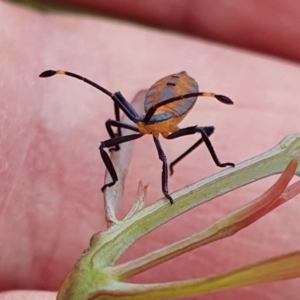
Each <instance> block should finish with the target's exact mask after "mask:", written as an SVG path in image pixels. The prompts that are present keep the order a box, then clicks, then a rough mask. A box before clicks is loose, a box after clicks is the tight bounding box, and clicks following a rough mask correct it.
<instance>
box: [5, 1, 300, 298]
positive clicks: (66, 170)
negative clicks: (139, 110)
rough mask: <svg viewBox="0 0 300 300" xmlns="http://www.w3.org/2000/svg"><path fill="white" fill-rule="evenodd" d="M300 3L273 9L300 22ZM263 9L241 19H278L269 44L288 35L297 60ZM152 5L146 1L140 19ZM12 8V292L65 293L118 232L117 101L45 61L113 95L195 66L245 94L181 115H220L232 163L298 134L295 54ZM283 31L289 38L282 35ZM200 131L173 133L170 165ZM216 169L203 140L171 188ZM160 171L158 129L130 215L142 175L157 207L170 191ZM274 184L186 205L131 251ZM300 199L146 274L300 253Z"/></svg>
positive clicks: (254, 294) (152, 245)
mask: <svg viewBox="0 0 300 300" xmlns="http://www.w3.org/2000/svg"><path fill="white" fill-rule="evenodd" d="M100 2H101V1H100ZM128 3H129V2H128ZM292 3H293V1H291V2H290V10H288V9H286V10H282V8H281V6H280V5H278V3H277V6H276V5H275V4H274V6H273V10H274V15H276V13H278V14H279V13H283V14H284V13H286V15H285V17H286V20H288V21H289V22H292V21H294V22H295V23H294V24H292V25H293V26H292V25H291V26H289V28H290V30H291V31H293V28H299V24H297V22H298V23H299V22H300V21H299V20H300V19H299V18H297V19H296V18H294V17H293V16H294V15H295V14H296V13H298V14H300V12H299V8H297V9H298V11H297V12H296V9H293V6H292ZM129 5H130V4H128V7H127V10H129ZM252 5H253V9H252V10H251V9H249V6H250V4H249V3H248V6H246V8H247V10H246V12H247V13H245V15H246V16H245V15H244V17H243V18H242V19H241V20H239V19H235V22H236V23H235V24H236V25H235V28H240V30H242V29H241V28H247V29H248V31H247V30H246V31H245V32H246V33H244V34H246V35H247V37H248V38H249V39H250V41H251V40H252V42H253V43H254V37H255V34H254V33H255V32H256V31H255V30H256V29H255V28H254V27H253V26H254V25H253V24H262V23H263V22H264V20H268V22H269V23H268V24H269V26H267V28H266V32H263V31H261V32H259V34H260V35H262V34H263V33H264V34H265V35H266V36H271V37H272V38H271V39H269V42H270V43H269V47H270V48H272V45H273V46H274V49H275V48H276V45H277V46H278V45H281V47H283V48H284V47H285V48H286V49H285V52H283V53H286V54H285V58H287V59H294V57H293V56H292V55H291V54H288V53H290V52H291V48H294V46H295V48H297V45H296V43H297V41H295V45H294V44H293V45H291V44H290V43H287V42H286V39H285V38H286V37H287V35H288V34H284V33H285V32H286V30H287V29H286V28H282V31H281V29H280V30H279V29H278V30H275V29H274V28H276V26H278V24H277V20H276V18H271V16H270V14H267V15H263V14H256V13H255V12H256V10H257V9H258V5H259V4H257V3H255V2H254V1H253V2H252ZM286 5H287V6H288V4H286ZM111 9H112V11H113V7H111ZM131 9H133V8H132V7H131ZM153 9H154V8H153ZM156 9H157V13H158V15H157V16H156V18H161V22H162V20H163V19H166V15H165V14H166V12H163V13H159V12H158V10H160V11H161V9H160V8H159V7H157V8H156ZM199 9H200V8H199ZM264 9H265V5H263V6H262V10H264ZM139 11H140V9H139V8H136V14H137V15H138V14H139ZM228 13H229V11H228V10H224V11H220V12H219V20H220V22H218V24H216V23H212V22H211V21H209V20H207V19H204V20H203V22H205V20H206V23H205V27H204V28H209V30H208V32H219V34H222V32H221V31H222V30H224V27H222V28H220V24H226V22H225V21H226V20H228ZM182 14H184V11H182ZM289 14H291V18H290V15H289ZM0 15H1V20H2V23H3V24H6V25H5V27H4V28H3V29H2V30H0V40H1V41H3V42H2V43H1V45H0V54H1V70H2V71H1V72H0V84H1V99H2V101H0V114H1V118H0V128H1V131H0V145H1V157H0V179H1V180H0V187H1V188H0V193H1V194H0V195H1V196H0V214H1V218H0V220H1V226H0V240H1V247H0V270H1V271H0V289H1V290H2V291H3V293H1V294H0V299H1V300H2V299H55V293H54V292H41V291H39V292H36V291H25V292H22V291H18V292H14V291H13V290H14V289H18V290H19V289H21V290H25V289H31V290H45V291H49V290H50V291H56V290H57V289H58V288H59V286H60V284H61V282H62V280H63V279H64V278H65V276H66V274H67V273H68V271H69V270H70V269H71V268H72V266H73V265H74V262H75V261H76V259H77V258H78V256H79V255H80V253H81V252H82V251H83V250H84V249H85V248H86V247H87V246H88V243H89V239H90V237H91V236H92V235H93V233H95V232H97V231H100V230H105V221H104V217H103V202H102V200H103V196H102V194H101V192H100V187H101V186H102V184H103V176H104V172H105V169H104V165H103V163H102V161H101V159H100V157H99V152H98V149H97V147H98V146H99V142H100V141H101V140H105V139H107V138H108V136H107V133H106V131H105V128H104V120H106V119H108V118H112V116H113V106H112V103H111V100H110V99H109V98H107V97H106V96H105V95H103V94H101V93H100V92H98V91H97V90H95V89H93V88H91V87H89V86H87V85H85V84H84V83H81V82H79V81H76V80H75V79H72V78H66V77H62V76H61V77H58V76H56V77H55V78H49V79H39V78H38V75H39V73H41V72H42V71H44V70H47V69H55V68H61V69H66V70H69V71H73V72H77V73H79V74H81V75H84V76H86V77H88V78H90V79H92V80H95V81H96V82H98V83H100V84H101V85H103V86H104V87H105V88H107V89H109V90H111V91H117V90H121V91H122V93H123V94H124V95H125V96H126V98H127V99H128V100H129V101H131V99H132V98H133V97H134V95H135V94H136V92H137V91H138V90H140V89H143V88H149V87H150V86H151V85H152V84H153V83H154V82H155V81H157V80H158V79H160V78H162V77H164V76H166V75H169V74H172V73H175V72H180V71H182V70H186V71H187V72H188V74H189V75H191V76H192V77H193V78H195V80H197V82H198V84H199V87H200V89H201V90H202V89H203V91H208V92H216V93H220V94H224V95H227V96H229V97H230V98H231V99H232V100H233V101H234V102H235V105H234V106H226V105H222V104H221V103H219V102H218V101H217V100H214V99H210V98H207V99H205V98H200V101H198V103H197V104H196V105H195V107H194V108H193V110H192V112H191V113H190V114H189V115H188V116H187V117H186V119H185V120H184V122H183V123H182V124H181V127H184V126H191V125H196V124H199V125H207V126H208V125H214V126H215V127H216V132H215V133H214V135H213V137H212V138H211V141H212V143H213V145H214V147H215V150H216V152H217V154H218V156H219V158H220V160H221V161H222V162H227V161H231V162H234V163H238V162H241V161H243V160H246V159H248V158H250V157H253V156H255V155H258V154H260V153H262V152H264V151H265V150H268V149H269V148H271V147H273V146H274V145H275V144H276V143H278V142H279V141H280V140H281V139H282V138H283V137H285V136H286V135H288V134H291V133H295V132H297V131H299V124H298V119H299V113H300V106H299V103H298V102H299V98H298V95H299V84H298V81H299V80H298V78H299V75H300V68H299V65H297V64H296V63H291V62H289V61H287V60H281V59H278V58H276V57H271V56H267V55H261V54H259V53H254V52H247V51H245V50H242V49H239V48H230V47H228V46H225V45H223V44H213V43H211V42H207V41H204V40H201V39H199V38H191V37H189V36H187V35H177V34H175V33H168V32H162V31H159V30H156V29H151V28H147V27H143V26H141V25H138V24H128V23H123V22H121V21H118V20H117V19H106V18H100V17H91V16H81V15H72V14H69V15H64V14H55V13H53V14H42V13H40V12H37V11H33V10H30V9H27V8H24V7H19V6H17V5H12V4H8V3H5V2H0ZM168 15H169V13H168ZM233 16H235V15H234V14H233ZM142 18H144V20H146V17H145V16H144V15H140V17H139V20H140V19H142ZM182 18H183V16H182ZM282 18H283V16H282ZM200 19H201V18H200ZM184 20H186V19H184ZM146 21H147V20H146ZM182 22H185V21H182ZM186 22H187V20H186ZM224 22H225V23H224ZM247 22H248V23H247ZM272 22H273V23H272ZM245 23H247V24H246V25H247V26H245V27H242V26H243V25H245ZM156 25H157V24H156ZM186 26H188V25H187V24H186ZM195 26H196V27H197V26H200V25H197V24H196V25H195ZM251 26H252V27H251ZM172 28H174V29H176V27H174V26H173V27H172ZM177 28H178V27H177ZM183 28H185V27H184V26H183ZM201 28H203V27H201ZM201 28H200V27H199V32H200V30H202V29H201ZM249 28H250V29H251V28H252V31H251V30H250V29H249ZM249 30H250V31H249ZM230 33H231V34H232V35H231V37H232V40H233V41H234V38H233V37H234V36H235V31H234V28H232V27H230V26H229V27H228V32H227V33H226V35H227V36H230ZM291 34H292V33H291ZM210 38H214V36H213V35H211V36H210ZM271 40H276V45H275V44H274V43H271ZM226 41H227V42H229V39H227V40H226ZM250 41H249V43H250ZM232 43H234V42H232ZM236 45H239V43H238V42H236ZM252 48H253V47H252ZM256 49H257V50H260V49H261V48H259V47H257V48H256ZM276 51H277V50H276ZM274 53H275V50H274ZM282 55H283V54H282ZM283 56H284V55H283ZM196 139H197V137H189V138H182V139H180V140H177V141H176V140H174V141H164V140H163V139H162V140H163V141H162V146H163V149H164V151H165V152H166V154H167V157H168V159H169V162H171V161H172V160H173V159H175V158H176V157H177V156H178V155H179V154H181V153H182V152H183V151H184V150H185V149H186V148H187V147H188V146H189V145H191V144H192V143H193V141H195V140H196ZM145 170H147V171H146V172H145ZM217 171H218V168H217V167H216V166H214V164H213V161H212V159H211V158H210V156H209V154H208V151H207V150H206V149H205V147H202V148H201V149H198V150H196V151H195V152H194V153H193V154H191V155H190V156H189V157H187V158H186V159H185V160H184V161H183V162H181V163H180V164H178V166H177V165H176V167H175V174H174V176H173V177H172V178H170V182H169V189H170V192H172V191H175V190H177V189H180V188H181V187H183V186H185V185H187V184H190V183H192V182H194V181H197V180H200V179H201V178H203V177H206V176H209V175H210V174H213V173H215V172H217ZM160 172H161V162H160V161H159V160H158V157H157V153H156V152H155V147H154V145H153V140H152V138H151V137H148V136H147V137H143V138H141V139H140V140H138V141H136V143H135V148H134V152H133V157H132V163H131V165H130V170H129V174H128V176H127V181H126V191H125V195H124V200H123V203H122V207H121V210H120V213H119V218H120V219H121V218H122V217H124V215H125V214H126V212H128V210H129V208H130V206H131V204H132V202H133V200H134V198H135V196H136V190H137V185H138V181H139V180H140V179H141V180H142V181H143V183H144V184H149V188H148V194H147V203H152V202H154V201H156V200H157V199H159V198H161V197H162V194H161V189H160V179H161V178H160V177H161V175H160ZM272 182H274V179H272V178H271V179H267V180H264V181H261V182H258V183H255V184H253V185H250V186H248V187H246V188H243V189H240V190H237V191H234V192H232V193H230V194H228V195H225V196H223V197H221V198H220V199H216V200H215V201H213V202H211V203H209V204H207V205H205V206H203V207H201V208H197V209H195V210H193V211H191V212H188V213H187V214H184V215H183V216H181V217H180V218H178V219H176V220H175V221H174V222H171V223H169V224H167V225H166V226H164V228H160V229H158V230H157V231H155V232H153V233H151V234H150V235H149V236H148V237H146V238H144V239H143V240H142V241H141V243H137V244H136V245H134V246H133V247H132V249H131V250H130V251H129V252H128V253H127V254H126V255H125V256H124V258H123V260H124V259H126V258H133V257H135V256H139V255H141V254H143V253H146V252H148V251H150V250H153V249H156V248H158V247H160V246H162V245H165V244H166V243H170V242H172V241H176V240H178V239H179V238H182V237H185V236H187V235H188V234H191V233H193V232H196V231H197V230H200V229H202V228H204V227H205V226H206V225H209V224H211V223H212V222H213V221H215V220H217V219H218V218H220V217H222V216H224V215H225V214H226V213H229V212H231V211H232V210H233V209H235V208H238V207H239V206H241V205H242V204H243V203H246V202H248V201H250V200H252V199H253V198H255V197H257V196H258V195H259V194H260V193H262V192H263V191H265V190H266V189H267V188H268V187H269V186H270V185H271V184H272ZM297 199H298V200H299V197H298V198H295V200H293V201H292V202H290V203H289V204H287V205H284V206H283V207H281V208H279V209H277V210H276V211H275V212H273V213H272V214H270V215H269V216H267V217H266V218H264V219H263V220H260V221H259V222H257V223H256V224H254V225H253V226H251V227H250V228H247V229H246V230H244V231H242V232H240V233H238V234H237V235H235V236H234V237H232V238H230V239H227V240H225V241H221V242H218V243H215V244H211V245H209V246H206V247H204V248H203V249H199V250H195V251H193V252H191V253H190V254H188V255H186V256H183V257H180V258H178V259H176V260H173V261H171V262H168V263H167V264H166V265H164V266H161V267H158V268H156V269H154V270H153V271H150V272H146V273H144V274H141V275H140V276H139V277H136V278H135V279H134V280H135V281H136V282H155V281H170V280H179V279H187V278H192V277H196V276H204V275H209V274H215V273H217V272H221V271H226V270H229V269H232V268H236V267H240V266H243V265H246V264H248V263H251V262H255V261H258V260H261V259H264V258H268V257H271V256H272V255H279V254H281V253H287V252H288V251H293V250H296V249H299V246H300V241H299V239H298V237H299V234H300V229H299V226H297V222H298V216H299V213H300V208H299V204H298V203H297ZM166 201H167V200H166ZM175 205H176V203H175ZM220 250H221V251H220ZM8 290H9V292H5V293H4V291H8ZM299 292H300V287H299V280H291V281H286V282H280V283H274V284H265V285H260V286H255V287H248V288H244V289H237V290H232V291H225V292H219V293H215V294H211V295H206V296H204V297H202V298H201V299H206V300H210V299H233V298H236V299H239V298H240V299H241V298H242V299H259V300H260V299H275V300H276V299H292V300H293V299H298V295H299Z"/></svg>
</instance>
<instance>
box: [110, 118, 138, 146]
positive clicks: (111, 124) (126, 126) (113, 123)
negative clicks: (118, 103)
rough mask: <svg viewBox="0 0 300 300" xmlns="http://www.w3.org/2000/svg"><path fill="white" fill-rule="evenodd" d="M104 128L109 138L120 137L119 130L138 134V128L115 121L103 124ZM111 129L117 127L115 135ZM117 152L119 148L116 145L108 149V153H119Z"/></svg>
mask: <svg viewBox="0 0 300 300" xmlns="http://www.w3.org/2000/svg"><path fill="white" fill-rule="evenodd" d="M105 127H106V130H107V132H108V134H109V136H110V138H116V137H121V136H122V133H121V128H124V129H129V130H132V131H135V132H139V130H138V128H137V127H136V126H134V125H130V124H127V123H123V122H120V121H116V120H110V119H109V120H107V121H106V122H105ZM112 127H117V129H118V131H117V133H115V132H114V131H113V129H112ZM119 150H120V146H119V145H118V144H117V145H115V146H114V147H111V148H110V149H109V151H119Z"/></svg>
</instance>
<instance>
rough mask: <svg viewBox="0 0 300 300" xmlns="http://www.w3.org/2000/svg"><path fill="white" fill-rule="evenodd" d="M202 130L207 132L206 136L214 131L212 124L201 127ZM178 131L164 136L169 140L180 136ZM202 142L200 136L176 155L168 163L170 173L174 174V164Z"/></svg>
mask: <svg viewBox="0 0 300 300" xmlns="http://www.w3.org/2000/svg"><path fill="white" fill-rule="evenodd" d="M203 130H204V131H205V133H206V134H207V136H208V137H209V136H211V135H212V134H213V133H214V130H215V129H214V127H213V126H208V127H203ZM178 132H179V131H176V132H174V133H172V134H170V135H169V136H167V137H166V138H167V139H169V140H171V139H175V138H177V137H180V136H182V135H180V134H179V135H178ZM202 143H203V139H202V138H200V139H199V140H198V141H197V142H196V143H195V144H193V145H192V146H191V147H190V148H188V149H187V150H186V151H185V152H183V153H182V154H181V155H180V156H179V157H177V158H176V159H175V160H174V161H172V162H171V163H170V175H173V174H174V166H175V165H176V164H177V163H178V162H180V161H181V160H182V159H183V158H185V157H186V156H187V155H188V154H190V153H191V152H192V151H193V150H195V149H196V148H197V147H198V146H199V145H201V144H202Z"/></svg>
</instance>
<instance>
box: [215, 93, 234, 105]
mask: <svg viewBox="0 0 300 300" xmlns="http://www.w3.org/2000/svg"><path fill="white" fill-rule="evenodd" d="M215 98H216V99H218V100H219V101H220V102H222V103H224V104H233V101H232V100H231V99H230V98H228V97H226V96H223V95H215Z"/></svg>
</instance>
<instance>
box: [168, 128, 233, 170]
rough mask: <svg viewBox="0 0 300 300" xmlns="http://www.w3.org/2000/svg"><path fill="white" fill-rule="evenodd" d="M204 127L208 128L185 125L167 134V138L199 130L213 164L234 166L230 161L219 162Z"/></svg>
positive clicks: (222, 166)
mask: <svg viewBox="0 0 300 300" xmlns="http://www.w3.org/2000/svg"><path fill="white" fill-rule="evenodd" d="M205 128H209V127H200V126H192V127H187V128H182V129H179V130H178V131H176V132H174V133H172V134H170V135H169V136H167V139H172V138H173V139H174V138H178V137H180V136H185V135H191V134H195V133H197V132H199V133H200V134H201V136H202V140H203V142H204V143H205V145H206V147H207V149H208V151H209V153H210V155H211V157H212V159H213V160H214V162H215V164H216V165H217V166H218V167H221V168H224V167H234V163H231V162H226V163H221V162H220V160H219V158H218V157H217V154H216V152H215V150H214V148H213V145H212V143H211V142H210V140H209V137H208V135H207V133H206V129H205Z"/></svg>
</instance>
